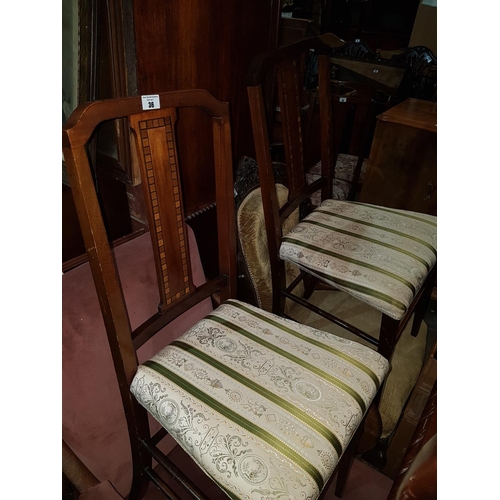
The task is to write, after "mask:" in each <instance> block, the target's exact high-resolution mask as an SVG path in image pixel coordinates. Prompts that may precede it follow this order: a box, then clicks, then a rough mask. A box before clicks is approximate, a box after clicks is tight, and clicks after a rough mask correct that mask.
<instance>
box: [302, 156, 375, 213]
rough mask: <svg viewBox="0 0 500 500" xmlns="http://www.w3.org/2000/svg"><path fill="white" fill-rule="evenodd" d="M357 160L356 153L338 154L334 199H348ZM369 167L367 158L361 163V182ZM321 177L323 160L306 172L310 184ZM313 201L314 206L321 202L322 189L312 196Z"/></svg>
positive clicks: (334, 180)
mask: <svg viewBox="0 0 500 500" xmlns="http://www.w3.org/2000/svg"><path fill="white" fill-rule="evenodd" d="M357 162H358V158H357V157H356V156H354V155H348V154H344V153H341V154H339V155H338V157H337V162H336V163H335V174H334V175H335V178H334V179H333V191H332V199H334V200H347V197H348V196H349V189H350V187H351V184H350V183H351V182H352V180H353V178H354V170H355V169H356V164H357ZM367 168H368V160H367V159H366V158H365V159H364V160H363V163H362V164H361V172H360V175H359V182H360V183H362V182H363V180H364V178H365V174H366V169H367ZM320 177H321V161H319V162H318V163H316V164H315V165H314V166H312V167H311V169H310V170H309V172H307V173H306V181H307V183H308V184H312V183H313V182H314V181H316V180H318V179H319V178H320ZM311 203H312V204H313V205H314V206H318V205H320V204H321V191H318V192H316V193H314V194H313V195H312V196H311Z"/></svg>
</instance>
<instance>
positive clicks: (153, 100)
mask: <svg viewBox="0 0 500 500" xmlns="http://www.w3.org/2000/svg"><path fill="white" fill-rule="evenodd" d="M141 99H142V109H144V110H146V109H160V96H159V95H158V94H154V95H141Z"/></svg>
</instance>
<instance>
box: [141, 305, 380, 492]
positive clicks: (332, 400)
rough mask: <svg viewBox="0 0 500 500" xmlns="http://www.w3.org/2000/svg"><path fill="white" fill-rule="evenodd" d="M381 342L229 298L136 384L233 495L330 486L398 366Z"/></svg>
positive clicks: (150, 364)
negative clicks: (367, 342) (381, 350)
mask: <svg viewBox="0 0 500 500" xmlns="http://www.w3.org/2000/svg"><path fill="white" fill-rule="evenodd" d="M388 368H389V364H388V362H387V360H386V359H385V358H383V357H382V356H381V355H380V354H378V353H377V352H375V351H374V350H372V349H369V348H367V347H365V346H363V345H360V344H359V343H357V342H352V341H350V340H346V339H343V338H340V337H337V336H335V335H331V334H327V333H325V332H322V331H320V330H316V329H314V328H311V327H308V326H305V325H301V324H299V323H296V322H294V321H291V320H288V319H284V318H281V317H279V316H276V315H274V314H272V313H268V312H266V311H263V310H261V309H257V308H255V307H253V306H250V305H247V304H245V303H243V302H240V301H237V300H229V301H227V302H226V303H225V304H224V305H222V306H220V307H219V308H218V309H216V310H215V311H214V312H213V313H212V314H209V315H208V316H207V317H206V318H205V319H203V320H201V321H200V322H198V323H197V324H196V325H195V326H194V327H192V328H191V329H190V330H188V331H187V332H186V333H185V334H184V335H182V336H181V337H179V338H178V339H177V340H176V341H174V342H172V343H171V344H170V345H169V346H167V347H166V348H165V349H163V350H162V351H161V352H159V353H158V354H157V355H156V356H154V357H153V358H152V359H151V360H149V361H147V362H145V363H144V364H142V365H140V366H139V368H138V371H137V374H136V376H135V378H134V380H133V382H132V385H131V391H132V393H133V394H134V395H135V397H136V398H137V399H138V401H139V402H140V403H141V405H143V406H144V407H145V408H146V409H147V410H148V411H149V412H151V414H152V415H153V416H154V417H155V418H156V419H157V420H158V421H159V422H160V423H161V424H162V425H163V426H164V427H165V428H166V429H167V430H168V432H169V433H170V434H171V435H172V436H173V437H174V438H175V439H176V440H177V442H178V443H179V444H180V445H181V446H182V447H183V448H184V449H185V450H186V451H187V452H188V453H189V455H191V456H192V458H193V459H194V460H195V461H196V462H197V463H198V464H199V465H200V467H201V468H202V469H203V470H204V471H205V472H206V473H207V474H208V475H209V476H211V477H212V478H213V479H214V480H215V481H216V482H217V483H218V484H219V486H221V487H222V489H224V491H226V493H228V495H229V496H230V497H231V498H254V499H259V500H260V499H261V498H264V497H270V498H275V497H276V496H283V495H284V496H286V498H308V499H315V498H317V497H318V495H319V494H320V492H321V490H322V488H323V486H324V485H325V484H326V483H327V481H328V479H329V477H330V476H331V475H332V473H333V471H334V469H335V466H336V465H337V463H338V461H339V458H340V456H341V455H342V453H343V451H344V450H345V449H346V447H347V445H348V443H349V441H350V440H351V438H352V436H353V434H354V432H355V431H356V429H357V427H358V425H359V423H360V422H361V419H362V418H363V415H364V414H365V413H366V411H367V409H368V408H369V406H370V404H371V402H372V401H373V398H374V397H375V394H376V392H377V389H378V388H379V386H380V384H381V382H382V381H383V380H384V378H385V376H386V374H387V372H388Z"/></svg>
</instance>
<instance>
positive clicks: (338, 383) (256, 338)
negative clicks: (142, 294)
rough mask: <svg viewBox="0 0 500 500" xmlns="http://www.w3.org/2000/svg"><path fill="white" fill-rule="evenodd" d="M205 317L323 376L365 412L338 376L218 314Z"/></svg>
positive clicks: (362, 404)
mask: <svg viewBox="0 0 500 500" xmlns="http://www.w3.org/2000/svg"><path fill="white" fill-rule="evenodd" d="M205 319H210V320H212V321H215V322H216V323H219V324H221V325H224V326H227V327H228V328H230V329H231V330H234V331H236V332H238V333H240V334H241V335H243V336H244V337H247V338H248V339H250V340H253V341H254V342H256V343H258V344H260V345H263V346H264V347H267V348H268V349H270V350H271V351H273V352H275V353H277V354H279V355H281V356H283V357H284V358H287V359H288V360H290V361H293V362H294V363H296V364H298V365H300V366H302V368H305V369H306V370H309V371H310V372H312V373H315V374H316V375H318V376H319V377H321V378H323V379H324V380H326V381H327V382H329V383H330V384H332V385H334V386H336V387H337V388H339V389H341V390H342V391H344V392H345V393H347V394H349V396H351V398H353V399H354V400H355V401H356V403H358V405H359V407H360V408H361V411H362V412H363V413H365V411H366V404H365V402H364V401H363V399H362V398H361V396H360V395H359V394H358V393H357V392H356V391H355V390H354V389H353V388H352V387H349V386H348V385H347V384H346V383H345V382H342V380H339V379H338V378H336V377H334V376H333V375H331V374H330V373H328V372H325V371H324V370H322V369H321V368H318V367H317V366H314V365H312V364H311V363H308V362H307V361H304V360H303V359H300V358H299V357H297V356H295V355H294V354H291V353H289V352H287V351H285V350H283V349H281V348H279V347H277V346H276V345H274V344H271V343H270V342H267V340H264V339H263V338H261V337H259V336H258V335H254V334H253V333H250V332H249V331H247V330H245V329H243V328H241V327H239V326H238V325H235V324H234V323H231V322H230V321H228V320H226V319H224V318H220V317H219V316H215V315H213V314H209V315H207V316H205Z"/></svg>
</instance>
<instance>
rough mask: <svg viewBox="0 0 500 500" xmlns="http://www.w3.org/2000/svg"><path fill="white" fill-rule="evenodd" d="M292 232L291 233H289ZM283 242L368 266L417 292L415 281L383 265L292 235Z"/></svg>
mask: <svg viewBox="0 0 500 500" xmlns="http://www.w3.org/2000/svg"><path fill="white" fill-rule="evenodd" d="M304 222H305V221H302V224H304ZM289 234H290V233H289ZM281 241H282V242H289V243H291V244H293V245H297V246H299V247H302V248H308V249H309V250H313V251H315V252H318V253H321V254H323V255H329V256H330V257H334V258H336V259H339V260H342V261H344V262H350V263H351V264H357V265H358V266H361V267H366V268H367V269H371V270H372V271H375V272H378V273H380V274H385V275H386V276H389V278H392V279H394V280H396V281H399V282H400V283H402V284H403V285H405V286H407V287H408V288H409V289H410V290H411V292H412V293H413V295H415V293H416V289H415V285H413V283H410V282H409V281H408V280H405V279H404V278H402V277H401V276H398V275H397V274H395V273H391V271H387V270H386V269H382V268H381V267H378V266H374V265H373V264H368V263H366V262H363V261H361V260H357V259H351V258H349V257H345V256H344V255H342V254H339V253H337V252H333V251H332V250H326V249H324V248H320V247H317V246H316V245H311V244H310V243H304V242H302V241H300V240H296V239H295V238H293V237H291V236H285V237H284V238H283V239H282V240H281ZM295 264H297V265H298V263H296V262H295Z"/></svg>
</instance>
